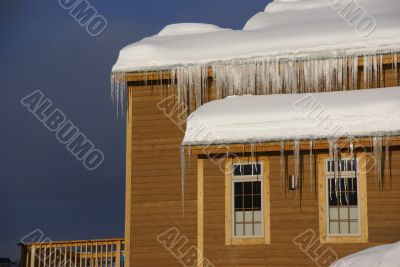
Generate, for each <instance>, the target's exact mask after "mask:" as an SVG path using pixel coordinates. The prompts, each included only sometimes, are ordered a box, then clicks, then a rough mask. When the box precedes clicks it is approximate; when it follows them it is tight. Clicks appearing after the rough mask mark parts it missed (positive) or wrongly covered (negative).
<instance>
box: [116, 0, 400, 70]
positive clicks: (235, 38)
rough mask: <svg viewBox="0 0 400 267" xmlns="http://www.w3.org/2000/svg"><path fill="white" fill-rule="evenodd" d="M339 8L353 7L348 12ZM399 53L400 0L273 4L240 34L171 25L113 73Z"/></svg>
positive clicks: (132, 48)
mask: <svg viewBox="0 0 400 267" xmlns="http://www.w3.org/2000/svg"><path fill="white" fill-rule="evenodd" d="M339 3H341V5H343V3H350V4H351V5H349V7H348V8H347V9H345V8H344V6H343V7H341V6H340V5H339ZM353 12H354V13H353ZM359 12H360V13H359ZM224 15H227V14H224ZM353 15H355V16H354V17H353ZM358 15H360V16H358ZM343 16H347V19H346V18H344V17H343ZM373 21H376V24H375V23H373ZM375 26H376V27H375ZM399 48H400V5H399V2H398V0H379V1H378V0H357V1H351V0H349V1H327V0H275V1H273V2H272V3H270V4H269V5H268V6H267V7H266V9H265V11H264V12H260V13H258V14H256V15H255V16H254V17H252V18H251V19H250V20H249V21H248V22H247V23H246V25H245V27H244V28H243V29H242V30H231V29H222V28H219V27H217V26H215V25H208V24H193V23H186V24H175V25H169V26H167V27H166V28H164V29H163V30H162V31H161V32H160V33H159V34H157V35H154V36H151V37H149V38H145V39H143V40H141V41H140V42H137V43H134V44H130V45H128V46H126V47H125V48H123V49H122V50H121V52H120V55H119V58H118V61H117V62H116V64H115V65H114V67H113V72H114V73H121V72H131V71H146V70H157V69H166V68H171V67H174V66H181V65H190V64H211V63H215V62H221V61H232V60H243V59H257V58H260V59H266V58H268V59H279V58H303V57H311V58H321V57H322V58H324V57H325V58H332V57H333V58H334V57H338V56H350V55H360V54H362V55H365V54H377V53H383V52H390V51H399V50H400V49H399Z"/></svg>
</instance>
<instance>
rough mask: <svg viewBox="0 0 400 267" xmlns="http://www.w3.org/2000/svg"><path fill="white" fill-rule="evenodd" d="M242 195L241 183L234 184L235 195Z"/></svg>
mask: <svg viewBox="0 0 400 267" xmlns="http://www.w3.org/2000/svg"><path fill="white" fill-rule="evenodd" d="M242 193H243V183H235V195H241V194H242Z"/></svg>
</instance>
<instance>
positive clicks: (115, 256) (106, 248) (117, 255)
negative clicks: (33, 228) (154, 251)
mask: <svg viewBox="0 0 400 267" xmlns="http://www.w3.org/2000/svg"><path fill="white" fill-rule="evenodd" d="M20 245H21V267H123V266H124V239H102V240H81V241H65V242H42V243H29V244H20Z"/></svg>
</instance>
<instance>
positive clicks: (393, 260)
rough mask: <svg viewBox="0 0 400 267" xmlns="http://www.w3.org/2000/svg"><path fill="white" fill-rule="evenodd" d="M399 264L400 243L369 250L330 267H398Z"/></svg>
mask: <svg viewBox="0 0 400 267" xmlns="http://www.w3.org/2000/svg"><path fill="white" fill-rule="evenodd" d="M399 263H400V242H397V243H394V244H390V245H383V246H378V247H374V248H370V249H367V250H364V251H361V252H358V253H356V254H353V255H350V256H347V257H345V258H343V259H341V260H340V261H338V262H337V263H335V264H333V265H332V267H350V266H351V267H365V266H368V267H398V266H399Z"/></svg>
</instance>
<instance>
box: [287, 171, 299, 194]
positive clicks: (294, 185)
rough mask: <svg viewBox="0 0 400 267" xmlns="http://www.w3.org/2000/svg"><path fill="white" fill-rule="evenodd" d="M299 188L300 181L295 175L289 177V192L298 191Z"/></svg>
mask: <svg viewBox="0 0 400 267" xmlns="http://www.w3.org/2000/svg"><path fill="white" fill-rule="evenodd" d="M298 188H299V181H298V179H297V177H296V176H295V175H289V190H291V191H293V190H297V189H298Z"/></svg>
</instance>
